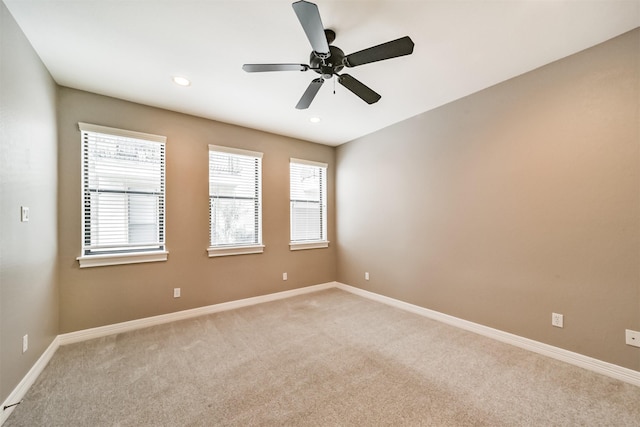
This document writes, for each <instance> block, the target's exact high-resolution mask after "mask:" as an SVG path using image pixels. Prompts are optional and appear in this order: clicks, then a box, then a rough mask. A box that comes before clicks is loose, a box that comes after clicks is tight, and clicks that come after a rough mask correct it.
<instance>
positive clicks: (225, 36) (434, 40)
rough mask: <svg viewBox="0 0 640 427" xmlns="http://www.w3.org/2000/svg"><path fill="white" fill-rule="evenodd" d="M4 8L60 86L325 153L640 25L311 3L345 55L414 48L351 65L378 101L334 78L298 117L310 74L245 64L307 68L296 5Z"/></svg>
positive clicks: (498, 9)
mask: <svg viewBox="0 0 640 427" xmlns="http://www.w3.org/2000/svg"><path fill="white" fill-rule="evenodd" d="M3 1H4V3H5V4H6V5H7V7H8V9H9V11H10V12H11V14H12V15H13V16H14V18H15V19H16V21H17V22H18V24H19V25H20V27H21V28H22V30H23V31H24V33H25V34H26V36H27V38H28V39H29V41H30V42H31V44H32V45H33V47H34V48H35V50H36V52H37V53H38V55H39V56H40V58H41V59H42V61H43V62H44V64H45V66H46V67H47V68H48V69H49V71H50V72H51V75H52V76H53V78H54V79H55V81H56V82H57V83H58V84H60V85H63V86H68V87H72V88H77V89H82V90H87V91H91V92H95V93H99V94H103V95H109V96H114V97H117V98H122V99H126V100H130V101H134V102H138V103H142V104H147V105H152V106H157V107H162V108H166V109H170V110H175V111H180V112H184V113H188V114H193V115H196V116H201V117H206V118H210V119H214V120H219V121H223V122H228V123H234V124H238V125H242V126H246V127H250V128H255V129H261V130H265V131H268V132H273V133H278V134H282V135H287V136H292V137H296V138H300V139H304V140H309V141H314V142H318V143H322V144H327V145H339V144H342V143H344V142H347V141H350V140H352V139H355V138H358V137H360V136H363V135H366V134H369V133H371V132H374V131H376V130H378V129H381V128H383V127H386V126H389V125H391V124H393V123H396V122H399V121H402V120H404V119H407V118H409V117H412V116H415V115H417V114H420V113H422V112H424V111H428V110H430V109H433V108H436V107H438V106H440V105H443V104H446V103H448V102H451V101H453V100H455V99H459V98H461V97H464V96H466V95H469V94H471V93H474V92H477V91H479V90H481V89H484V88H486V87H489V86H492V85H494V84H496V83H499V82H501V81H504V80H507V79H509V78H512V77H515V76H517V75H519V74H522V73H525V72H527V71H530V70H532V69H535V68H537V67H540V66H542V65H544V64H548V63H549V62H552V61H555V60H557V59H560V58H563V57H565V56H568V55H571V54H573V53H575V52H578V51H580V50H583V49H586V48H588V47H591V46H593V45H595V44H598V43H601V42H603V41H605V40H608V39H610V38H612V37H615V36H617V35H620V34H622V33H624V32H627V31H629V30H632V29H633V28H636V27H638V26H640V0H568V1H561V0H500V1H489V0H468V1H465V0H423V1H417V0H414V1H409V0H340V1H338V0H315V3H316V4H317V5H318V7H319V10H320V15H321V17H322V21H323V23H324V26H325V28H331V29H333V30H335V31H336V33H337V37H336V41H335V42H334V44H335V45H336V46H338V47H340V48H341V49H342V50H343V51H344V52H345V54H349V53H353V52H355V51H358V50H361V49H364V48H367V47H370V46H373V45H377V44H380V43H384V42H386V41H390V40H393V39H396V38H399V37H402V36H405V35H408V36H410V37H411V38H412V39H413V41H414V42H415V49H414V52H413V54H412V55H410V56H405V57H402V58H395V59H390V60H387V61H383V62H376V63H373V64H367V65H363V66H360V67H355V68H353V69H350V70H349V71H348V72H349V74H351V75H353V76H354V77H356V78H357V79H359V80H361V81H362V82H363V83H365V84H366V85H368V86H370V87H371V88H372V89H374V90H375V91H377V92H378V93H380V94H381V95H382V99H381V100H380V101H379V102H378V103H376V104H373V105H367V104H365V103H364V102H363V101H362V100H360V99H359V98H357V97H356V96H355V95H353V94H352V93H351V92H349V91H348V90H347V89H346V88H344V87H342V86H341V85H339V84H338V85H336V89H335V95H334V94H333V86H334V85H333V82H332V81H329V82H327V83H326V84H325V85H324V86H323V87H322V88H321V90H320V92H319V93H318V95H317V97H316V99H315V100H314V102H313V103H312V105H311V107H310V108H309V109H308V110H296V109H295V108H294V107H295V105H296V103H297V102H298V100H299V98H300V97H301V96H302V93H303V92H304V90H305V89H306V87H307V85H308V84H309V82H310V81H311V80H312V79H314V78H316V77H317V74H316V73H315V72H313V71H308V72H271V73H252V74H249V73H245V72H244V71H242V68H241V67H242V64H244V63H263V62H267V63H273V62H277V63H279V62H284V63H289V62H291V63H305V64H308V63H309V54H310V52H311V46H310V45H309V42H308V40H307V39H306V37H305V34H304V32H303V30H302V27H301V26H300V23H299V22H298V20H297V18H296V15H295V13H294V12H293V9H292V7H291V3H292V1H291V0H260V1H246V0H200V1H195V0H137V1H136V0H128V1H126V0H124V1H123V0H84V1H83V0H3ZM174 75H180V76H185V77H188V78H189V79H191V81H192V85H191V86H190V87H186V88H183V87H179V86H177V85H175V84H174V83H173V82H172V81H171V77H172V76H174ZM312 116H318V117H321V119H322V121H321V122H320V123H317V124H312V123H310V122H309V118H310V117H312Z"/></svg>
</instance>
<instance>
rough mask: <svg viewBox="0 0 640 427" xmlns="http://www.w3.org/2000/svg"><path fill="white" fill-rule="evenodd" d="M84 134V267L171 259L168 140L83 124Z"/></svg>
mask: <svg viewBox="0 0 640 427" xmlns="http://www.w3.org/2000/svg"><path fill="white" fill-rule="evenodd" d="M78 125H79V127H80V131H81V134H82V255H81V256H80V257H79V258H78V261H79V262H80V267H96V266H101V265H114V264H130V263H138V262H151V261H165V260H166V259H167V252H166V250H165V243H164V242H165V227H164V206H165V141H166V138H165V137H164V136H158V135H150V134H145V133H139V132H132V131H127V130H121V129H113V128H108V127H104V126H97V125H91V124H87V123H79V124H78Z"/></svg>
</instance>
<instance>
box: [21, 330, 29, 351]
mask: <svg viewBox="0 0 640 427" xmlns="http://www.w3.org/2000/svg"><path fill="white" fill-rule="evenodd" d="M27 350H29V335H28V334H27V335H25V336H23V337H22V352H23V353H26V352H27Z"/></svg>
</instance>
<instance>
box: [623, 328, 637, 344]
mask: <svg viewBox="0 0 640 427" xmlns="http://www.w3.org/2000/svg"><path fill="white" fill-rule="evenodd" d="M625 338H626V340H625V342H626V343H627V344H628V345H632V346H634V347H640V332H638V331H632V330H631V329H627V330H626V331H625Z"/></svg>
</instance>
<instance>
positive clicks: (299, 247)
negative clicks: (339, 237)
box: [289, 240, 329, 251]
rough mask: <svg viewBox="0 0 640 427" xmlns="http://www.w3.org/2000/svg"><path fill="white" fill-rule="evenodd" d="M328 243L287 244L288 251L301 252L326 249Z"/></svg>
mask: <svg viewBox="0 0 640 427" xmlns="http://www.w3.org/2000/svg"><path fill="white" fill-rule="evenodd" d="M328 247H329V241H328V240H323V241H317V242H291V243H289V249H290V250H292V251H302V250H305V249H320V248H328Z"/></svg>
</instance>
